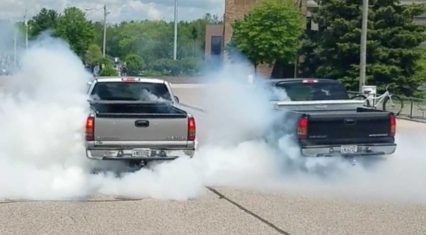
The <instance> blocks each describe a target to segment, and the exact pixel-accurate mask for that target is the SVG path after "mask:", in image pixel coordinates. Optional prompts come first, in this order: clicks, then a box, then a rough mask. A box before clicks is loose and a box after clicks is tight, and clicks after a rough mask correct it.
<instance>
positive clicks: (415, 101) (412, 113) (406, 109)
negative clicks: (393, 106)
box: [348, 91, 426, 122]
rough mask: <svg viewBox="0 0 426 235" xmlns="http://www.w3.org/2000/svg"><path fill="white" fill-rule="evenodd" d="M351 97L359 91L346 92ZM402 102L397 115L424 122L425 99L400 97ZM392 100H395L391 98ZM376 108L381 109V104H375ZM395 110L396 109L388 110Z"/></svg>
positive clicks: (425, 112)
mask: <svg viewBox="0 0 426 235" xmlns="http://www.w3.org/2000/svg"><path fill="white" fill-rule="evenodd" d="M348 93H349V95H350V96H351V97H352V96H354V95H358V94H360V93H359V92H352V91H351V92H348ZM400 98H401V99H402V102H403V108H402V111H401V113H400V114H399V117H401V118H407V119H412V120H417V121H422V122H426V99H420V98H414V97H401V96H400ZM393 102H396V101H395V100H393ZM377 108H378V109H383V104H379V105H378V106H377ZM388 111H392V112H396V111H397V110H388Z"/></svg>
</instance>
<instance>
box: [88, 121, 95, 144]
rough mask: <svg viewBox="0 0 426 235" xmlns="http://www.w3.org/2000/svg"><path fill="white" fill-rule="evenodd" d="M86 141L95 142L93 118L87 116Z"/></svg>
mask: <svg viewBox="0 0 426 235" xmlns="http://www.w3.org/2000/svg"><path fill="white" fill-rule="evenodd" d="M86 140H87V141H94V140H95V117H92V116H89V117H87V120H86Z"/></svg>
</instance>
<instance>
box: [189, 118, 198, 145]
mask: <svg viewBox="0 0 426 235" xmlns="http://www.w3.org/2000/svg"><path fill="white" fill-rule="evenodd" d="M195 133H196V127H195V119H194V117H189V118H188V141H194V140H195Z"/></svg>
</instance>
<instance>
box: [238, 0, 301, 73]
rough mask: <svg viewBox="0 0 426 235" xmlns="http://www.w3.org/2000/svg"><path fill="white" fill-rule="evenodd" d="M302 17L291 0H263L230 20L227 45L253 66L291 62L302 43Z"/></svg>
mask: <svg viewBox="0 0 426 235" xmlns="http://www.w3.org/2000/svg"><path fill="white" fill-rule="evenodd" d="M303 29H304V17H303V16H302V13H301V11H300V10H299V8H298V7H297V5H296V4H295V3H294V1H293V0H265V1H261V3H260V4H259V5H257V6H256V7H255V8H254V9H253V10H251V11H250V12H249V13H248V14H247V15H246V16H245V17H244V19H243V20H237V21H235V22H234V23H233V31H234V32H233V35H232V39H231V44H230V46H234V47H235V49H237V50H239V51H241V52H242V53H243V54H244V55H245V56H246V57H247V58H248V59H249V60H250V61H251V62H252V63H253V64H254V66H255V68H256V66H257V65H258V64H261V63H269V64H272V63H274V62H275V61H276V60H283V61H286V62H292V61H294V58H295V56H296V52H297V50H298V49H299V47H300V46H301V43H300V36H301V35H302V33H303Z"/></svg>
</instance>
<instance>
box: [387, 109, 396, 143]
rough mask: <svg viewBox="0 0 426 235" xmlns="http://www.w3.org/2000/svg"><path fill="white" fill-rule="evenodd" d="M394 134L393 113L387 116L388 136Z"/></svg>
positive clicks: (394, 120) (394, 122)
mask: <svg viewBox="0 0 426 235" xmlns="http://www.w3.org/2000/svg"><path fill="white" fill-rule="evenodd" d="M395 134H396V118H395V115H393V114H391V115H390V116H389V136H392V137H394V136H395Z"/></svg>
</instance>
